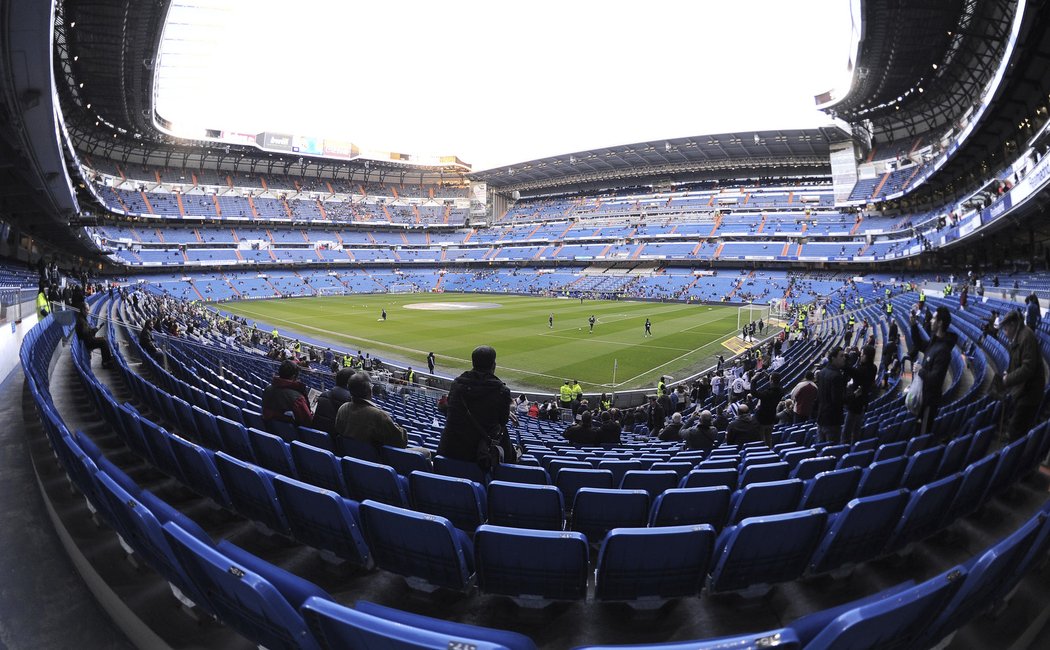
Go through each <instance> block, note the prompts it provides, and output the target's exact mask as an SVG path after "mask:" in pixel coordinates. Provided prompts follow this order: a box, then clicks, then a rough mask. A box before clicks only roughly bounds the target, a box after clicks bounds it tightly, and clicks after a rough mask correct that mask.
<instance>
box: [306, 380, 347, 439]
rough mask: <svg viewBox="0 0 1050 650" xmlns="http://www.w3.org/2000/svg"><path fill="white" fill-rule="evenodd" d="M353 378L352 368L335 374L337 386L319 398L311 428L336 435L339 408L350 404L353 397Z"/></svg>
mask: <svg viewBox="0 0 1050 650" xmlns="http://www.w3.org/2000/svg"><path fill="white" fill-rule="evenodd" d="M353 376H354V371H353V370H351V369H350V368H342V369H340V370H339V372H337V373H336V374H335V386H333V387H332V388H330V389H329V390H326V391H325V392H323V393H321V395H320V397H318V398H317V404H316V406H315V407H314V419H313V424H311V425H310V426H311V427H313V428H314V429H317V430H318V431H325V432H327V433H331V434H334V433H335V416H336V414H337V413H338V412H339V407H341V406H342V405H343V404H346V403H347V402H349V401H350V399H351V397H352V395H351V394H350V389H349V388H348V385H349V382H350V378H351V377H353Z"/></svg>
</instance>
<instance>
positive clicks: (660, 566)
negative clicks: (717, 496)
mask: <svg viewBox="0 0 1050 650" xmlns="http://www.w3.org/2000/svg"><path fill="white" fill-rule="evenodd" d="M714 542H715V530H714V529H713V528H712V527H711V526H706V525H692V526H667V527H663V528H617V529H616V530H613V531H612V532H610V533H609V534H608V536H607V537H606V538H605V541H604V542H602V546H601V550H600V551H599V552H598V563H597V565H596V567H595V572H594V573H595V585H594V598H595V600H599V601H623V602H627V603H631V604H632V605H634V606H637V607H645V608H651V607H656V606H659V605H660V604H662V603H663V602H664V601H666V600H668V599H671V598H682V597H689V596H697V595H699V593H700V589H701V588H702V587H703V581H704V578H705V577H706V576H707V570H708V567H709V566H710V562H711V551H712V549H713V547H714Z"/></svg>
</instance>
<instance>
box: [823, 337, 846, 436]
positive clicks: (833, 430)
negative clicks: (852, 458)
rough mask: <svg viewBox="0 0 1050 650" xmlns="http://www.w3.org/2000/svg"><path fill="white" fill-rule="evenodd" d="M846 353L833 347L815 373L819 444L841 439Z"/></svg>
mask: <svg viewBox="0 0 1050 650" xmlns="http://www.w3.org/2000/svg"><path fill="white" fill-rule="evenodd" d="M845 366H846V352H845V350H843V349H842V348H841V347H839V346H837V345H836V346H835V347H833V348H832V349H831V352H829V353H828V362H827V363H826V364H825V365H824V367H823V368H821V370H820V372H818V373H817V430H818V433H819V435H820V440H821V442H827V443H830V444H833V445H835V444H838V442H839V439H840V438H841V437H842V422H843V420H844V419H845V418H844V417H843V412H842V408H843V406H844V404H845V401H846V373H844V372H843V370H842V369H843V368H844V367H845Z"/></svg>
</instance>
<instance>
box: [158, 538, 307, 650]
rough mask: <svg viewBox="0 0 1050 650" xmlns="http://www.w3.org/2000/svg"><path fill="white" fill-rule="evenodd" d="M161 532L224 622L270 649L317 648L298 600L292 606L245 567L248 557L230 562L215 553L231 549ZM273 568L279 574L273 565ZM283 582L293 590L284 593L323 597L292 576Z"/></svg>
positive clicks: (283, 596)
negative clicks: (299, 609)
mask: <svg viewBox="0 0 1050 650" xmlns="http://www.w3.org/2000/svg"><path fill="white" fill-rule="evenodd" d="M164 533H165V535H166V537H167V539H168V543H169V544H170V545H171V548H172V551H174V554H175V555H176V556H177V557H178V558H179V560H180V561H181V562H182V565H183V567H184V568H185V569H186V573H187V574H188V575H189V576H190V578H191V580H192V581H193V582H194V584H195V585H196V586H197V589H198V591H200V592H201V593H203V594H204V595H205V597H206V598H207V601H208V604H209V606H210V607H211V608H212V610H213V612H214V613H215V614H216V615H217V616H218V617H219V618H220V619H222V621H223V622H224V623H226V624H227V625H229V626H230V627H233V628H234V629H236V630H237V631H238V632H240V633H241V634H243V635H244V636H246V637H248V638H249V639H251V640H253V641H255V642H256V643H258V644H260V645H264V646H266V647H269V648H318V647H319V646H318V645H317V643H316V642H315V641H314V638H313V637H312V636H311V635H310V632H309V630H308V629H307V627H306V622H305V621H303V618H302V616H300V614H299V612H298V607H299V605H301V604H302V601H300V602H294V601H290V600H289V597H288V595H286V593H282V591H281V590H280V589H278V587H277V586H276V585H274V584H273V583H272V582H271V581H270V580H267V579H266V578H264V577H263V576H262V575H260V574H259V573H257V572H256V571H255V570H254V569H257V568H258V566H252V567H249V566H247V563H246V562H245V560H246V559H247V558H245V557H243V556H240V557H236V558H231V557H229V556H228V555H226V554H224V553H222V552H221V551H220V550H219V548H226V549H229V548H230V547H231V546H232V545H230V544H228V543H227V544H226V545H225V546H220V547H213V546H211V545H210V544H207V543H206V542H204V541H202V540H200V539H198V538H196V537H194V536H193V535H190V534H189V533H187V532H186V531H184V530H183V529H182V528H180V527H179V526H178V525H176V524H174V523H171V522H169V523H167V524H165V525H164ZM242 553H243V551H242ZM243 555H247V554H246V553H244V554H243ZM259 562H261V561H259ZM271 569H273V571H274V572H278V571H280V570H279V569H277V568H276V567H273V566H272V565H271ZM282 573H283V572H282ZM281 578H282V579H283V580H286V581H287V582H288V584H289V585H293V586H289V587H288V588H287V591H297V592H299V593H301V594H306V597H309V596H319V597H324V598H327V594H325V593H324V592H323V591H321V590H320V589H318V588H317V587H316V586H314V585H313V584H311V583H309V582H307V581H305V580H302V579H301V578H296V577H295V576H292V575H291V574H286V575H283V576H281ZM293 597H294V596H293ZM302 600H305V597H304V598H303V599H302Z"/></svg>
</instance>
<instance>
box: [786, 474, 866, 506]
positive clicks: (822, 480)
mask: <svg viewBox="0 0 1050 650" xmlns="http://www.w3.org/2000/svg"><path fill="white" fill-rule="evenodd" d="M862 474H863V471H862V470H861V469H860V468H859V467H844V468H842V469H836V470H832V471H830V472H821V473H820V474H817V475H816V476H815V477H813V478H812V479H810V480H809V481H807V482H806V486H805V489H804V491H803V494H802V500H801V501H800V503H799V508H801V509H809V508H824V509H825V510H827V511H828V512H838V511H839V510H842V508H843V507H844V506H845V505H846V503H848V502H849V500H850V499H852V498H853V497H854V495H856V493H857V485H858V484H859V483H860V477H861V475H862Z"/></svg>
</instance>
